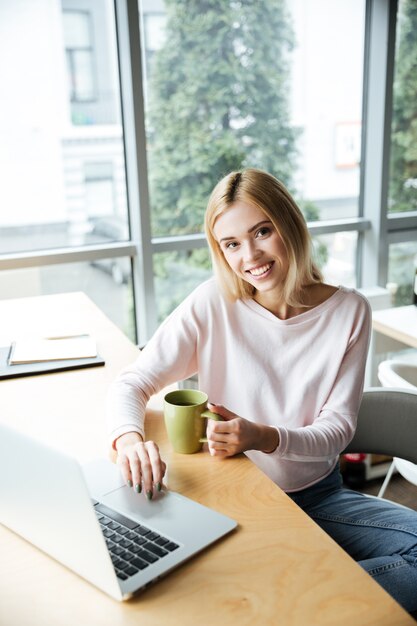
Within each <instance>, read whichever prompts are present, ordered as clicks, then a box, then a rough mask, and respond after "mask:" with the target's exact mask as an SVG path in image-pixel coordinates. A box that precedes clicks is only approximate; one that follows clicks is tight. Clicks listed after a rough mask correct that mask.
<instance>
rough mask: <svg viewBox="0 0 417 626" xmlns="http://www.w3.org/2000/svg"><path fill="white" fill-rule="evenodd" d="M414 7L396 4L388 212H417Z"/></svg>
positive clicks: (407, 0)
mask: <svg viewBox="0 0 417 626" xmlns="http://www.w3.org/2000/svg"><path fill="white" fill-rule="evenodd" d="M416 120H417V10H416V4H415V2H413V1H412V0H400V1H399V3H398V16H397V33H396V49H395V68H394V86H393V112H392V124H391V160H390V176H389V196H388V211H389V212H391V213H398V212H407V211H417V123H416Z"/></svg>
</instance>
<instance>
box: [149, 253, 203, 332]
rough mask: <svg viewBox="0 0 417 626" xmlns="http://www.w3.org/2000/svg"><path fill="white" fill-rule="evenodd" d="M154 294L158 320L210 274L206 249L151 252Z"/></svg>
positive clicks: (163, 317) (162, 318) (164, 316)
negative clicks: (152, 253) (152, 254)
mask: <svg viewBox="0 0 417 626" xmlns="http://www.w3.org/2000/svg"><path fill="white" fill-rule="evenodd" d="M153 263H154V274H155V296H156V301H157V307H158V321H159V322H161V321H162V320H164V319H165V318H166V316H167V315H168V314H169V313H171V311H172V310H173V309H174V308H175V307H176V306H178V305H179V304H180V303H181V302H182V300H184V298H185V297H186V296H187V295H188V294H189V293H191V291H192V290H193V289H195V287H197V285H199V284H200V283H202V282H203V281H205V280H207V279H208V278H210V276H211V275H212V271H211V261H210V255H209V251H208V250H207V249H206V248H202V249H201V250H185V251H180V252H161V253H158V254H154V256H153Z"/></svg>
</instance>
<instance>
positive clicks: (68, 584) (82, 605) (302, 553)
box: [0, 293, 414, 626]
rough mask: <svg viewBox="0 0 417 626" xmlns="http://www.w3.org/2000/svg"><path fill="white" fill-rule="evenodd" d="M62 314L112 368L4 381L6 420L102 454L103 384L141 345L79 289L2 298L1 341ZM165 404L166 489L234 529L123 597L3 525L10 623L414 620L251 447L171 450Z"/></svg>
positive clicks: (2, 602)
mask: <svg viewBox="0 0 417 626" xmlns="http://www.w3.org/2000/svg"><path fill="white" fill-rule="evenodd" d="M48 320H49V322H48ZM57 321H59V323H60V324H61V326H62V327H65V328H67V330H72V329H73V328H74V327H75V326H78V328H79V329H81V327H82V329H83V331H85V332H89V333H91V334H92V335H94V336H95V337H96V339H97V343H98V349H99V352H100V353H101V355H102V356H103V357H104V358H105V360H106V366H105V367H104V368H103V367H98V368H91V369H85V370H74V371H68V372H62V373H55V374H47V375H42V376H31V377H27V378H21V379H12V380H7V381H2V382H1V383H0V397H1V406H2V409H1V412H0V420H1V421H2V422H4V423H8V424H9V425H12V426H14V427H15V428H17V429H21V430H24V431H25V432H26V433H28V434H30V435H33V436H34V437H38V438H40V439H42V440H44V441H47V442H48V443H50V444H51V445H54V446H56V447H58V448H59V449H62V450H63V451H65V452H67V453H69V454H71V455H73V456H75V457H76V458H78V459H79V460H80V461H81V462H86V461H88V460H91V459H93V458H97V457H106V456H108V453H109V449H108V441H107V437H106V429H105V421H104V407H105V395H106V390H107V387H108V385H109V383H110V382H111V381H112V380H113V379H114V378H115V376H116V375H117V373H118V372H119V371H120V369H121V368H122V367H124V366H125V365H127V364H129V363H131V362H132V361H133V360H134V359H135V357H136V355H137V348H136V347H135V346H133V344H132V343H131V342H130V341H129V340H128V339H127V338H126V337H125V336H124V335H123V334H122V332H121V331H120V330H118V329H117V328H116V327H115V326H114V325H113V324H112V323H111V322H109V320H108V319H107V318H106V317H105V316H104V315H103V313H101V312H100V311H99V310H98V309H97V308H96V307H95V305H93V303H92V302H91V301H90V300H89V299H88V298H87V297H86V296H85V295H84V294H80V293H77V294H65V295H59V296H44V297H39V298H28V299H19V300H14V301H3V302H0V329H1V331H0V337H1V340H2V341H3V343H2V341H0V345H7V344H6V343H4V341H9V339H10V340H11V339H12V338H13V335H14V333H15V332H17V330H18V329H19V328H21V325H22V324H26V327H25V328H26V329H27V330H33V331H35V330H39V329H42V332H45V331H44V330H43V329H45V328H46V326H48V323H49V330H50V327H51V326H52V324H53V322H57ZM54 330H55V329H54ZM7 333H8V338H6V335H7ZM160 406H161V395H160V396H156V397H155V398H153V399H151V401H150V404H149V408H148V413H147V420H146V427H147V434H148V436H149V437H150V438H154V439H155V440H156V441H157V442H158V444H159V445H160V448H161V451H162V455H163V457H164V458H165V460H166V461H167V463H168V480H167V484H168V487H169V488H171V489H173V490H175V491H178V492H180V493H182V494H184V495H186V496H188V497H190V498H193V499H194V500H197V501H198V502H201V503H202V504H205V505H206V506H209V507H212V508H214V509H216V510H218V511H219V512H222V513H224V514H226V515H229V516H230V517H232V518H234V519H236V520H237V521H238V523H239V526H238V529H237V530H236V531H235V532H234V533H232V534H231V535H229V536H227V537H225V538H224V539H222V540H220V541H219V542H218V543H216V544H215V545H213V546H212V547H210V548H208V549H207V550H205V551H204V552H203V553H201V554H200V555H198V556H196V557H194V558H193V559H192V560H190V561H188V562H187V563H186V564H184V565H182V566H181V567H179V568H178V569H177V570H175V571H174V572H172V573H171V574H169V575H168V576H167V577H166V578H164V579H163V580H161V581H159V582H158V583H157V584H156V585H154V586H152V587H150V588H149V589H147V590H146V591H145V592H143V593H142V594H140V595H138V596H137V597H136V598H134V599H132V600H130V601H128V602H125V603H118V602H116V601H115V600H113V599H111V598H109V597H107V596H106V595H105V594H104V593H102V592H101V591H99V590H97V589H96V588H95V587H93V586H91V585H90V584H89V583H87V582H86V581H84V580H82V579H81V578H79V577H78V576H76V575H75V574H73V573H72V572H70V571H69V570H67V569H66V568H64V567H63V566H62V565H60V564H59V563H57V562H55V561H54V560H52V559H51V558H50V557H48V556H47V555H45V554H44V553H42V552H41V551H39V550H37V549H36V548H34V547H33V546H32V545H30V544H28V543H27V542H25V541H24V540H23V539H21V538H20V537H18V536H17V535H15V534H14V533H12V532H11V531H9V530H7V529H6V528H4V527H2V526H0V554H1V568H0V624H1V625H2V626H3V625H4V626H15V625H16V626H20V625H22V626H26V625H30V626H32V625H34V626H35V625H36V626H38V625H39V626H49V624H51V625H53V626H67V625H68V626H73V625H74V624H88V626H94V625H97V626H119V625H120V626H138V625H139V624H146V626H161V625H162V624H164V625H171V624H172V625H176V624H178V625H181V626H188V625H190V626H191V625H194V624H196V623H201V624H204V625H211V624H222V626H224V625H226V626H227V625H229V624H230V625H239V626H244V625H254V624H262V625H265V624H271V625H272V624H273V625H276V624H283V625H284V626H298V625H300V626H315V625H317V626H318V625H320V626H324V625H329V626H336V625H337V626H344V625H346V626H347V625H349V626H351V625H352V624H355V626H361V625H364V626H365V625H366V626H371V625H375V626H376V625H378V626H389V625H390V626H391V625H392V626H403V625H404V626H406V625H407V624H409V625H410V626H411V625H412V624H413V623H414V621H413V620H412V619H411V618H410V617H409V616H408V615H407V613H405V612H404V611H403V610H402V609H401V608H400V607H399V605H398V604H396V603H395V602H394V600H393V599H392V598H391V597H390V596H389V595H388V594H386V593H385V592H384V591H383V590H382V588H380V587H379V586H378V585H377V584H376V583H375V582H374V581H373V580H372V579H371V578H370V577H369V576H368V575H367V574H366V573H365V572H364V571H363V570H362V569H361V568H360V567H359V566H358V565H357V564H356V563H355V562H354V561H353V560H352V559H351V558H350V557H349V556H347V555H346V554H345V553H344V552H343V551H342V550H341V549H340V548H339V547H338V546H337V545H336V543H335V542H334V541H333V540H332V539H330V538H329V537H328V536H327V535H326V534H325V533H324V532H323V531H322V530H321V529H320V528H319V527H318V526H317V525H316V524H315V523H314V522H313V521H312V520H311V519H310V518H309V517H308V516H307V515H305V514H304V513H303V512H302V511H301V510H300V509H299V508H298V507H297V506H296V505H295V504H294V503H293V502H292V500H291V499H290V498H289V497H288V496H287V495H286V494H285V493H284V492H282V491H281V490H280V489H279V488H278V487H277V486H276V485H275V484H274V483H273V482H272V481H270V480H269V479H268V478H267V477H266V476H265V475H264V474H262V473H261V472H260V470H258V468H257V467H256V466H255V465H253V464H252V463H251V462H250V461H249V460H248V459H247V458H246V457H245V456H244V455H241V456H239V457H235V458H232V459H227V460H224V461H221V460H218V459H213V458H211V457H210V456H209V454H208V453H207V451H205V450H203V451H202V452H200V453H198V454H194V455H179V454H176V453H174V452H173V451H172V449H171V447H170V446H169V444H168V442H167V440H166V435H165V429H164V426H163V420H162V414H161V412H160V410H159V407H160ZM16 462H18V460H16ZM6 470H7V471H10V473H12V471H13V468H3V470H2V471H6ZM18 495H19V497H24V494H18ZM0 506H1V503H0Z"/></svg>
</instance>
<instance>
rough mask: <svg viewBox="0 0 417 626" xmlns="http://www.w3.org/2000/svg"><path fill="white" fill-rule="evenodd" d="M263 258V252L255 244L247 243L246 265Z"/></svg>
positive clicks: (245, 249) (245, 252) (245, 251)
mask: <svg viewBox="0 0 417 626" xmlns="http://www.w3.org/2000/svg"><path fill="white" fill-rule="evenodd" d="M260 256H262V251H261V250H260V249H259V248H258V247H257V245H256V244H255V243H254V242H247V244H246V245H245V248H244V259H245V261H246V263H248V262H251V261H256V259H259V257H260Z"/></svg>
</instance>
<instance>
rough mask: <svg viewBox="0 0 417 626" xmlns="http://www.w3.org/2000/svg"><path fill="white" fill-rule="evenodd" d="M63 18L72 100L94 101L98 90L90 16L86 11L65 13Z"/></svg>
mask: <svg viewBox="0 0 417 626" xmlns="http://www.w3.org/2000/svg"><path fill="white" fill-rule="evenodd" d="M62 17H63V27H64V41H65V53H66V57H67V70H68V84H69V93H70V100H71V102H74V101H75V102H84V101H87V102H88V101H89V100H94V99H95V95H96V94H95V92H96V89H95V84H94V67H93V61H94V51H93V44H92V38H91V24H90V20H91V18H90V14H89V13H88V12H86V11H64V12H63V16H62Z"/></svg>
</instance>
